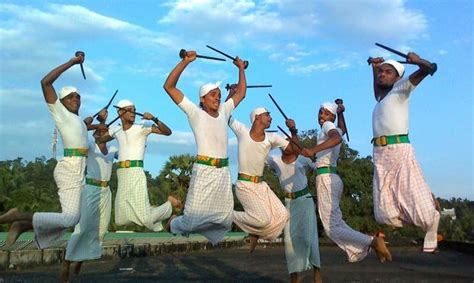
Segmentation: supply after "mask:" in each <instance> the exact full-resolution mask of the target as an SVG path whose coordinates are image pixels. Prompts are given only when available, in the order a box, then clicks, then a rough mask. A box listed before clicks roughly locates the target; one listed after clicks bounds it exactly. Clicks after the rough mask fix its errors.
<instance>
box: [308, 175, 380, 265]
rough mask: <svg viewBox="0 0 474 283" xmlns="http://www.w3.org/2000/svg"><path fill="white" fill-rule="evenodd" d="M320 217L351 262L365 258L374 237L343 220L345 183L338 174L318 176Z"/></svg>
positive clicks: (328, 233) (327, 232)
mask: <svg viewBox="0 0 474 283" xmlns="http://www.w3.org/2000/svg"><path fill="white" fill-rule="evenodd" d="M316 191H317V194H318V211H319V218H321V222H322V223H323V226H324V231H325V232H326V235H327V236H328V237H329V238H330V239H331V240H332V241H333V242H334V243H336V244H337V245H338V246H339V247H340V248H341V249H342V250H344V251H345V252H346V254H347V259H348V260H349V262H356V261H360V260H363V259H364V258H365V257H366V256H367V254H368V253H369V251H370V245H371V243H372V240H373V237H371V236H369V235H365V234H362V233H360V232H358V231H355V230H353V229H352V228H351V227H349V225H347V224H346V222H344V220H342V212H341V208H340V207H339V202H340V200H341V196H342V191H343V184H342V180H341V178H340V177H339V176H338V175H336V174H320V175H317V176H316Z"/></svg>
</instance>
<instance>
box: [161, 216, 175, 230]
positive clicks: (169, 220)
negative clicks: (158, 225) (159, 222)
mask: <svg viewBox="0 0 474 283" xmlns="http://www.w3.org/2000/svg"><path fill="white" fill-rule="evenodd" d="M176 217H178V216H177V215H175V214H173V215H171V217H170V219H168V222H166V225H165V226H164V227H163V228H164V229H165V231H167V232H168V233H171V220H173V219H175V218H176Z"/></svg>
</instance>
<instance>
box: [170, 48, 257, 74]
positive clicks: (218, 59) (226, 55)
mask: <svg viewBox="0 0 474 283" xmlns="http://www.w3.org/2000/svg"><path fill="white" fill-rule="evenodd" d="M206 47H207V48H209V49H211V50H214V51H215V52H217V53H219V54H221V55H224V56H225V57H227V58H229V59H231V60H232V61H234V60H235V59H236V58H237V57H232V56H230V55H229V54H227V53H224V52H222V51H220V50H219V49H216V48H214V47H212V46H209V45H206ZM186 53H187V51H186V50H185V49H181V50H180V51H179V57H180V58H184V57H186ZM196 57H197V58H202V59H208V60H216V61H226V60H225V59H222V58H217V57H211V56H205V55H196ZM244 64H245V69H247V67H248V66H249V61H244Z"/></svg>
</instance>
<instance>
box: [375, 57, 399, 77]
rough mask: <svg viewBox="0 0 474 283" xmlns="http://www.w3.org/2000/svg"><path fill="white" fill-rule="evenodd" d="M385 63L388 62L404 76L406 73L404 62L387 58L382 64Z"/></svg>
mask: <svg viewBox="0 0 474 283" xmlns="http://www.w3.org/2000/svg"><path fill="white" fill-rule="evenodd" d="M384 64H388V65H390V66H392V67H394V68H395V70H397V73H398V76H400V77H403V74H404V73H405V67H404V66H403V65H402V64H400V63H399V62H397V61H395V60H392V59H388V60H385V61H383V62H382V64H380V65H384Z"/></svg>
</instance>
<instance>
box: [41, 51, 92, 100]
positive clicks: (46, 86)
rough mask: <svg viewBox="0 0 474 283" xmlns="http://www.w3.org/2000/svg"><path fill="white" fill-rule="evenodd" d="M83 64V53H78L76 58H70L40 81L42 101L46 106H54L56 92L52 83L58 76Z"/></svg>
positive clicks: (56, 97)
mask: <svg viewBox="0 0 474 283" xmlns="http://www.w3.org/2000/svg"><path fill="white" fill-rule="evenodd" d="M82 62H84V56H83V53H79V55H78V56H76V57H73V58H71V59H70V60H69V61H67V62H66V63H64V64H62V65H60V66H58V67H56V68H54V69H53V70H52V71H51V72H49V73H48V74H47V75H46V76H45V77H44V78H43V79H42V80H41V89H42V90H43V95H44V99H45V100H46V103H48V104H54V103H55V102H56V100H57V99H58V96H57V94H56V91H55V90H54V87H53V83H54V81H56V79H57V78H59V76H60V75H61V74H62V73H64V72H65V71H66V70H67V69H69V68H71V67H72V66H74V65H76V64H81V63H82Z"/></svg>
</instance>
